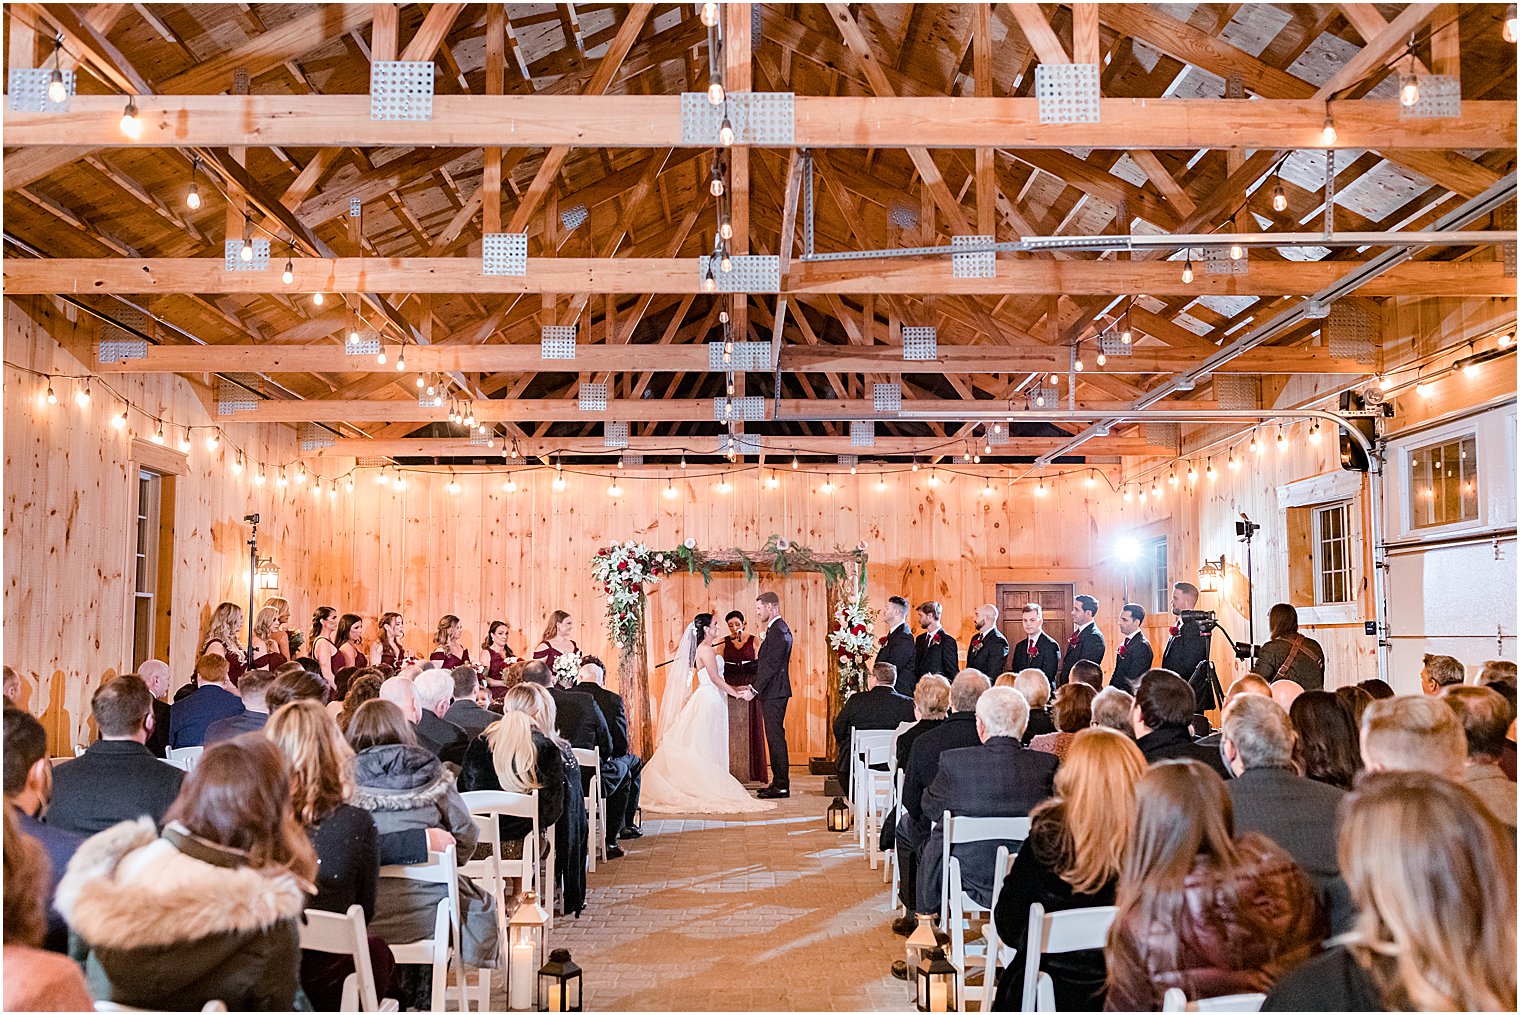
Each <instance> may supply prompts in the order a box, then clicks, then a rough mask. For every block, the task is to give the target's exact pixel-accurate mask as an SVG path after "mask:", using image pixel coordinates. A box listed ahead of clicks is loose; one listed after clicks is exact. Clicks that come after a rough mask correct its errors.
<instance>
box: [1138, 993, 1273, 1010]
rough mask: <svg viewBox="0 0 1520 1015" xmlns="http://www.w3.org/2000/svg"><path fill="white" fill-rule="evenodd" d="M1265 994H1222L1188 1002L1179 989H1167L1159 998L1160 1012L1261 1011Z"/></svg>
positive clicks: (1265, 997)
mask: <svg viewBox="0 0 1520 1015" xmlns="http://www.w3.org/2000/svg"><path fill="white" fill-rule="evenodd" d="M1266 999H1267V995H1265V994H1224V995H1222V996H1220V997H1201V998H1199V999H1198V1000H1196V1001H1189V1000H1188V999H1187V995H1186V994H1184V993H1183V992H1182V988H1180V987H1169V988H1167V991H1166V993H1165V994H1164V995H1162V998H1161V1010H1162V1011H1261V1006H1262V1002H1264V1001H1266Z"/></svg>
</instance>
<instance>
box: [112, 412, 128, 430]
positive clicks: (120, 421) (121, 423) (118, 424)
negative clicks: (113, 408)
mask: <svg viewBox="0 0 1520 1015" xmlns="http://www.w3.org/2000/svg"><path fill="white" fill-rule="evenodd" d="M111 425H112V426H114V427H115V428H116V429H118V430H125V429H126V428H127V410H126V409H123V410H121V415H120V416H117V417H115V418H114V419H112V420H111Z"/></svg>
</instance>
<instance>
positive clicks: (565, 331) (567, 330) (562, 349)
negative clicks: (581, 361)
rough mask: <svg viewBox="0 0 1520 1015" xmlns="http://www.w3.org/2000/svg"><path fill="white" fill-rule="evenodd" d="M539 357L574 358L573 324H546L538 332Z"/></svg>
mask: <svg viewBox="0 0 1520 1015" xmlns="http://www.w3.org/2000/svg"><path fill="white" fill-rule="evenodd" d="M538 355H539V358H540V359H575V325H573V324H546V325H544V326H543V329H542V330H541V331H540V333H539V339H538Z"/></svg>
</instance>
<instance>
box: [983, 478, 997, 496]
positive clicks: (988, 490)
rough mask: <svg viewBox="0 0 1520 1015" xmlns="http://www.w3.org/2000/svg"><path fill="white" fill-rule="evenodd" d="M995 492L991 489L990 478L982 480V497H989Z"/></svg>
mask: <svg viewBox="0 0 1520 1015" xmlns="http://www.w3.org/2000/svg"><path fill="white" fill-rule="evenodd" d="M995 492H996V491H994V490H993V489H992V480H990V479H989V480H986V481H984V482H983V483H982V496H983V497H991V496H992V495H993V493H995Z"/></svg>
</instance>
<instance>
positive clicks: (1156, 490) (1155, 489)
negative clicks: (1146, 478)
mask: <svg viewBox="0 0 1520 1015" xmlns="http://www.w3.org/2000/svg"><path fill="white" fill-rule="evenodd" d="M1151 496H1152V497H1154V498H1155V499H1156V500H1160V499H1161V487H1160V486H1159V485H1158V484H1157V483H1156V481H1155V480H1154V479H1153V480H1151Z"/></svg>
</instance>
